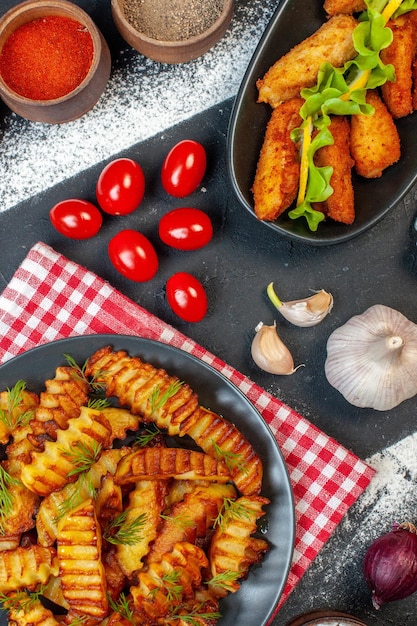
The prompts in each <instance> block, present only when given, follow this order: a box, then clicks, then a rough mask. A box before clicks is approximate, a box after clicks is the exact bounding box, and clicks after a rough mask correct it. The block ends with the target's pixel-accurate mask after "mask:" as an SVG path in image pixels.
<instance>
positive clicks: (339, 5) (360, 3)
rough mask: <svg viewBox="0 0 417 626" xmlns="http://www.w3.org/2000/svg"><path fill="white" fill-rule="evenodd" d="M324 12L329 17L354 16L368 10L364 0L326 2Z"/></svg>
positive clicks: (326, 0) (333, 0)
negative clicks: (353, 14)
mask: <svg viewBox="0 0 417 626" xmlns="http://www.w3.org/2000/svg"><path fill="white" fill-rule="evenodd" d="M323 7H324V10H325V11H326V13H327V14H328V15H340V14H342V13H343V14H344V15H352V13H358V12H359V11H364V10H365V9H366V4H365V1H364V0H324V5H323Z"/></svg>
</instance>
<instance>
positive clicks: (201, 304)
mask: <svg viewBox="0 0 417 626" xmlns="http://www.w3.org/2000/svg"><path fill="white" fill-rule="evenodd" d="M166 294H167V300H168V304H169V306H170V307H171V309H172V310H173V311H174V313H175V314H176V315H178V317H181V319H183V320H185V321H186V322H201V320H202V319H203V317H204V316H205V314H206V313H207V308H208V304H207V295H206V292H205V290H204V287H203V285H202V284H201V283H200V281H199V280H198V279H197V278H196V277H195V276H193V275H192V274H189V273H188V272H177V273H176V274H173V275H172V276H171V277H170V278H169V279H168V280H167V284H166Z"/></svg>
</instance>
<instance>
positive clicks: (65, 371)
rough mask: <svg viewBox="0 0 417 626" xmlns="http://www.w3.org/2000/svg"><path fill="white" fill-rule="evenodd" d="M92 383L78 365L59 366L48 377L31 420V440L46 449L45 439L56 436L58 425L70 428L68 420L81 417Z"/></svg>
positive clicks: (35, 444)
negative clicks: (49, 377)
mask: <svg viewBox="0 0 417 626" xmlns="http://www.w3.org/2000/svg"><path fill="white" fill-rule="evenodd" d="M88 391H89V386H88V383H87V381H86V380H84V379H83V378H81V377H80V375H79V372H78V370H77V369H76V368H75V367H58V368H57V369H56V370H55V377H54V378H52V379H50V380H47V381H45V391H43V392H41V394H40V396H39V406H38V407H37V409H36V411H35V417H34V419H33V420H32V422H31V427H32V434H31V435H29V439H30V441H31V443H32V444H33V445H34V446H35V447H38V448H39V449H43V444H44V441H45V440H49V439H53V440H54V439H55V438H56V436H55V433H56V431H57V430H58V429H59V428H67V425H68V420H70V419H73V418H75V417H78V415H79V414H80V409H81V407H82V406H83V405H84V404H87V399H88Z"/></svg>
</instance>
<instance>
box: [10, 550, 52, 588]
mask: <svg viewBox="0 0 417 626" xmlns="http://www.w3.org/2000/svg"><path fill="white" fill-rule="evenodd" d="M58 570H59V564H58V559H57V556H56V551H55V549H53V548H43V547H42V546H38V545H36V544H34V545H31V546H30V547H27V548H25V547H22V546H19V547H18V548H16V550H13V551H8V552H1V553H0V592H2V593H5V594H8V593H9V592H11V591H18V590H19V589H30V590H32V589H34V588H35V587H36V586H37V585H39V584H41V585H43V584H45V583H46V582H47V581H48V579H49V577H50V576H51V575H54V576H57V574H58Z"/></svg>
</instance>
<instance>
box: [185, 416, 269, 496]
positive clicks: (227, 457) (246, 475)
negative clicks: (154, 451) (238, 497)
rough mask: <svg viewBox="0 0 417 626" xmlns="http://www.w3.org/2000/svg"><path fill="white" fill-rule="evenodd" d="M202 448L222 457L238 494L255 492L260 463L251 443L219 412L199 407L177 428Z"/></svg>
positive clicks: (261, 472) (257, 490)
mask: <svg viewBox="0 0 417 626" xmlns="http://www.w3.org/2000/svg"><path fill="white" fill-rule="evenodd" d="M180 434H181V436H182V435H189V436H190V437H191V438H192V439H193V440H194V441H195V442H196V443H197V444H198V445H199V446H200V448H201V449H202V450H204V452H206V453H207V454H210V455H211V456H213V457H215V458H220V459H222V460H223V461H224V462H225V463H226V466H227V468H228V470H229V471H230V474H231V476H232V480H233V481H234V483H235V485H236V486H237V488H238V489H239V491H240V492H241V493H242V494H245V495H254V494H258V493H259V492H260V490H261V486H262V476H263V466H262V461H261V459H260V457H259V455H258V454H257V453H256V451H255V450H254V448H253V446H252V444H251V443H250V442H249V441H248V440H247V439H246V438H245V437H244V436H243V434H242V433H241V432H240V430H239V429H238V428H236V426H234V425H233V424H232V423H231V422H229V421H227V420H226V419H224V418H223V417H222V416H221V415H218V414H217V413H214V412H213V411H209V410H208V409H205V408H204V407H200V409H199V411H198V412H195V413H194V414H193V416H191V417H190V418H189V419H188V420H187V421H186V422H184V424H183V427H182V429H181V433H180Z"/></svg>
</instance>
